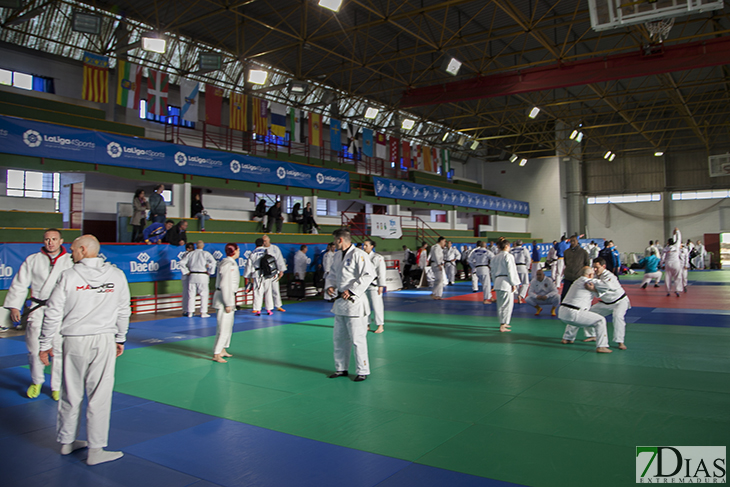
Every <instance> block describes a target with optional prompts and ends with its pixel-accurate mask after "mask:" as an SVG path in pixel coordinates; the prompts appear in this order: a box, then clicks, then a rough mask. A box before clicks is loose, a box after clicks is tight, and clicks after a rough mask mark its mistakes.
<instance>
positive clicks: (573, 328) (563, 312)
mask: <svg viewBox="0 0 730 487" xmlns="http://www.w3.org/2000/svg"><path fill="white" fill-rule="evenodd" d="M592 277H593V269H592V268H590V267H584V268H583V275H582V276H581V277H579V278H578V279H577V280H576V281H574V282H573V284H572V285H571V286H570V289H569V290H568V294H566V296H565V299H563V302H562V303H561V304H560V310H559V311H558V318H560V320H561V321H563V322H564V323H565V333H563V340H562V342H561V343H564V344H570V343H573V342H574V341H575V336H576V335H577V334H578V328H579V327H594V328H595V331H594V333H595V339H596V352H599V353H611V352H612V350H611V349H610V348H608V334H607V333H606V318H604V317H603V316H601V315H599V314H598V313H594V312H592V311H590V309H589V308H590V307H591V301H593V292H592V291H591V290H590V289H588V288H587V287H586V284H591V283H592V281H593V280H592V279H591V278H592Z"/></svg>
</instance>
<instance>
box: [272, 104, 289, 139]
mask: <svg viewBox="0 0 730 487" xmlns="http://www.w3.org/2000/svg"><path fill="white" fill-rule="evenodd" d="M271 133H272V134H274V135H276V136H277V137H281V138H282V139H283V138H284V137H286V107H285V106H284V105H282V104H281V103H274V102H271Z"/></svg>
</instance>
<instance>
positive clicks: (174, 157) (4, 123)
mask: <svg viewBox="0 0 730 487" xmlns="http://www.w3.org/2000/svg"><path fill="white" fill-rule="evenodd" d="M0 152H5V153H8V154H18V155H22V156H32V157H48V158H52V159H63V160H68V161H75V162H88V163H92V164H103V165H107V166H122V167H131V168H135V169H154V170H155V171H164V172H173V173H182V174H192V175H194V176H206V177H211V178H221V179H236V180H240V181H251V182H256V183H266V184H276V185H280V186H295V187H299V188H310V189H321V190H325V191H337V192H343V193H349V192H350V175H349V173H347V172H345V171H339V170H336V169H325V168H318V167H314V166H307V165H304V164H295V163H292V162H282V161H272V160H269V159H264V158H261V157H253V156H247V155H245V154H234V153H231V152H222V151H216V150H210V149H200V148H197V147H188V146H184V145H177V144H170V143H167V142H160V141H156V140H148V139H140V138H137V137H125V136H122V135H114V134H108V133H104V132H96V131H93V130H83V129H76V128H71V127H64V126H62V125H53V124H49V123H42V122H34V121H30V120H24V119H21V118H14V117H5V116H0Z"/></svg>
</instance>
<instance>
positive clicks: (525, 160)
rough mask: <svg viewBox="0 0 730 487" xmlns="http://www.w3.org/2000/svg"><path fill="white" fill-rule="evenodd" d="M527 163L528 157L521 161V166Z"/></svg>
mask: <svg viewBox="0 0 730 487" xmlns="http://www.w3.org/2000/svg"><path fill="white" fill-rule="evenodd" d="M525 164H527V159H522V160H521V161H520V167H522V166H524V165H525Z"/></svg>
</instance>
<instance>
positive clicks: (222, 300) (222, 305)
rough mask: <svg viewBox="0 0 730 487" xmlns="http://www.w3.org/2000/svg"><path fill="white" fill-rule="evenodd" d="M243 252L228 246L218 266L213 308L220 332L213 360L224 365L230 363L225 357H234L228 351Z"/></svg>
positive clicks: (231, 245)
mask: <svg viewBox="0 0 730 487" xmlns="http://www.w3.org/2000/svg"><path fill="white" fill-rule="evenodd" d="M240 255H241V251H240V249H239V248H238V245H236V244H234V243H229V244H226V256H227V257H226V258H225V259H223V260H221V261H220V263H219V264H218V277H217V278H216V283H215V294H214V295H213V307H214V308H216V309H217V310H218V315H217V317H218V331H217V333H216V336H215V346H214V348H213V360H214V361H216V362H220V363H222V364H224V363H226V362H228V361H227V360H226V359H225V358H223V357H232V356H233V355H231V354H230V353H228V352H227V351H226V348H228V347H230V346H231V334H232V333H233V315H234V313H235V312H236V291H238V287H239V285H240V283H241V271H240V270H239V268H238V257H239V256H240Z"/></svg>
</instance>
